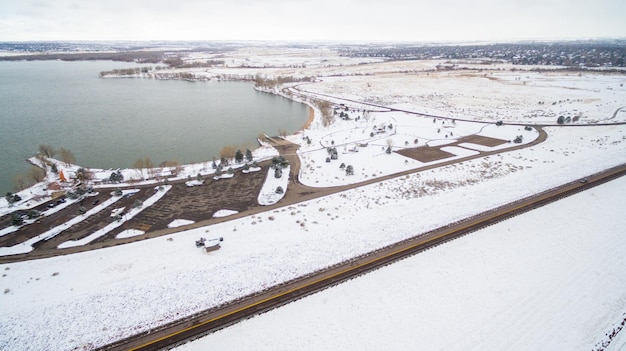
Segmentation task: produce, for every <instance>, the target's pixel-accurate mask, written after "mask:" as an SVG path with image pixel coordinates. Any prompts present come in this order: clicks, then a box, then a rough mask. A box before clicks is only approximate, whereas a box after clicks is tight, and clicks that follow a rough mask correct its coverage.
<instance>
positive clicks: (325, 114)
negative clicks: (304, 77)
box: [315, 100, 335, 127]
mask: <svg viewBox="0 0 626 351" xmlns="http://www.w3.org/2000/svg"><path fill="white" fill-rule="evenodd" d="M315 106H316V107H317V108H318V109H319V110H320V112H321V113H322V125H323V126H324V127H328V126H329V125H331V124H332V123H333V121H334V120H335V116H334V115H333V109H332V106H331V104H330V102H328V101H326V100H316V101H315Z"/></svg>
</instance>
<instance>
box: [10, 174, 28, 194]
mask: <svg viewBox="0 0 626 351" xmlns="http://www.w3.org/2000/svg"><path fill="white" fill-rule="evenodd" d="M13 184H14V185H15V188H16V189H17V190H18V191H19V190H24V189H26V186H27V180H26V177H24V175H23V174H18V175H16V176H14V177H13Z"/></svg>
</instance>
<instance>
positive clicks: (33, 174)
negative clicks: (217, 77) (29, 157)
mask: <svg viewBox="0 0 626 351" xmlns="http://www.w3.org/2000/svg"><path fill="white" fill-rule="evenodd" d="M28 178H30V179H31V180H32V181H33V182H35V183H39V182H41V181H42V180H44V179H45V178H46V171H44V170H43V169H41V168H39V167H36V166H31V167H30V169H29V170H28Z"/></svg>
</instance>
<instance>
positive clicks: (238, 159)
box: [235, 149, 243, 163]
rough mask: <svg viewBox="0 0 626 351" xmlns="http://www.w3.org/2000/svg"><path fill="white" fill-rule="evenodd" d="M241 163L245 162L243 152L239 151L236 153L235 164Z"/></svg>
mask: <svg viewBox="0 0 626 351" xmlns="http://www.w3.org/2000/svg"><path fill="white" fill-rule="evenodd" d="M241 161H243V153H242V152H241V150H239V149H238V150H237V151H236V152H235V162H236V163H241Z"/></svg>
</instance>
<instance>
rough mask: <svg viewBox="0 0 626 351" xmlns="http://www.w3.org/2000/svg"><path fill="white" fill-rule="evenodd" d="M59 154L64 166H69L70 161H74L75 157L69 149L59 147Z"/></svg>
mask: <svg viewBox="0 0 626 351" xmlns="http://www.w3.org/2000/svg"><path fill="white" fill-rule="evenodd" d="M59 156H60V157H61V161H63V163H65V166H67V167H69V166H70V164H72V163H76V157H75V156H74V153H73V152H72V151H71V150H68V149H66V148H60V149H59Z"/></svg>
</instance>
